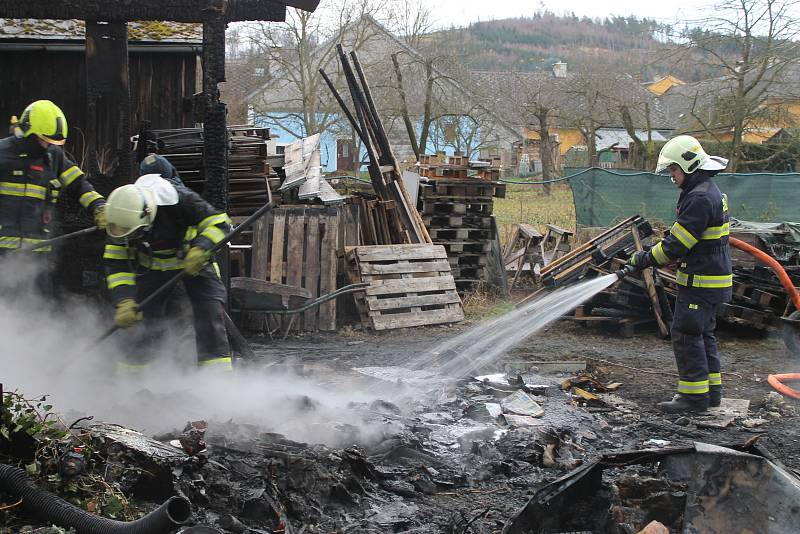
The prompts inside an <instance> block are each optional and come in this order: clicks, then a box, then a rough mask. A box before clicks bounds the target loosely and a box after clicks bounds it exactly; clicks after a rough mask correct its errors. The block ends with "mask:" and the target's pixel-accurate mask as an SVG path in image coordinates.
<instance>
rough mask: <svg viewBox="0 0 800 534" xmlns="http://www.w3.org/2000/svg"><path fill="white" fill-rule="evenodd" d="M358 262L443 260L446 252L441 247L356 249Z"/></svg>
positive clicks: (398, 246) (390, 246)
mask: <svg viewBox="0 0 800 534" xmlns="http://www.w3.org/2000/svg"><path fill="white" fill-rule="evenodd" d="M356 255H357V256H358V259H359V261H367V262H370V261H388V260H418V259H419V260H424V259H445V258H447V251H445V249H444V247H443V246H441V245H418V244H415V245H388V246H387V245H376V246H368V247H357V248H356Z"/></svg>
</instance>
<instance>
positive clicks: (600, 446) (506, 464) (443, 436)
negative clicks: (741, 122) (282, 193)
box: [0, 322, 800, 534]
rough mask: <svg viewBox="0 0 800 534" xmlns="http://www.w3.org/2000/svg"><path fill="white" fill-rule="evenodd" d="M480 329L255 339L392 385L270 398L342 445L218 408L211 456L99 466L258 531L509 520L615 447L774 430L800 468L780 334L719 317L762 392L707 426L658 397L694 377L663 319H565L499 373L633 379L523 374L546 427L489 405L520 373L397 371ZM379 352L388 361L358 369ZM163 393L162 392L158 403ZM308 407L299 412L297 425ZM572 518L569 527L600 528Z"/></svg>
mask: <svg viewBox="0 0 800 534" xmlns="http://www.w3.org/2000/svg"><path fill="white" fill-rule="evenodd" d="M470 327H471V325H470V324H469V323H465V324H461V325H458V326H451V327H428V328H419V329H410V330H403V331H393V332H385V333H370V334H367V333H363V332H354V331H349V330H348V331H345V332H341V333H338V334H330V335H328V334H315V335H306V336H304V337H299V338H290V339H288V340H285V341H275V340H268V339H264V338H251V342H252V345H253V348H254V350H255V352H256V355H257V358H258V359H257V361H255V362H253V363H251V364H250V365H249V367H248V369H249V370H246V371H244V372H249V373H267V374H269V373H275V374H277V373H286V372H289V373H291V375H292V376H294V377H297V376H299V377H300V378H301V379H302V380H307V381H308V382H309V383H313V384H314V385H315V387H318V388H319V387H322V388H328V387H330V388H331V389H332V390H333V389H337V388H338V389H339V390H341V389H342V388H343V387H344V388H345V391H346V388H352V391H353V392H356V391H358V392H360V393H364V392H369V394H370V395H371V398H378V399H382V400H375V401H372V402H369V401H368V402H361V403H358V402H356V403H352V404H353V405H352V406H351V407H349V408H348V411H346V412H342V413H341V416H339V414H337V413H333V414H331V412H330V410H324V409H323V408H325V407H324V406H321V404H322V403H323V402H324V401H322V400H321V397H317V398H315V397H314V396H307V395H305V394H304V393H303V392H299V393H298V395H297V397H293V396H292V395H287V396H286V398H285V400H284V401H282V402H281V403H276V404H277V405H270V406H263V410H270V411H274V412H278V413H281V412H282V411H286V413H287V414H288V413H291V414H292V415H291V417H288V416H287V419H293V418H298V417H299V415H298V414H302V413H304V412H305V413H308V415H309V417H308V421H310V422H309V423H304V424H305V425H306V426H308V425H312V426H313V427H315V428H318V429H321V430H323V432H322V433H321V434H320V435H325V436H326V438H325V439H326V440H327V441H326V443H327V445H321V444H319V443H315V442H314V441H313V440H309V439H306V440H301V438H298V435H299V434H297V432H294V431H289V430H285V429H284V428H271V429H265V428H262V427H252V426H248V425H245V424H239V422H237V421H210V426H209V429H208V433H207V435H206V441H207V443H208V445H209V446H208V450H207V451H206V452H204V453H202V454H200V456H199V457H182V458H178V460H177V461H175V462H173V463H171V464H168V465H162V466H157V465H150V464H149V463H148V461H149V460H147V459H146V458H144V457H142V456H137V455H136V454H132V453H131V452H130V451H125V450H120V449H119V447H105V446H104V445H103V444H102V443H101V444H100V445H98V447H97V449H98V452H99V454H98V457H102V461H101V462H98V464H97V470H98V472H102V474H103V477H104V478H105V480H106V481H108V482H109V483H111V484H113V485H114V487H118V488H119V489H120V490H121V491H122V492H123V493H124V494H125V495H128V496H131V498H132V499H133V501H132V502H136V503H137V504H140V505H143V508H145V509H147V508H151V507H152V504H150V505H148V504H145V503H147V502H149V503H154V502H161V501H163V500H164V499H166V498H167V497H168V496H169V495H172V494H176V493H177V494H179V495H183V496H185V497H187V498H188V499H189V500H190V501H191V502H192V504H193V507H194V510H195V516H194V520H193V521H194V522H196V523H197V524H204V525H210V526H214V527H215V528H217V529H219V530H220V531H221V532H226V533H259V534H263V533H269V534H272V533H276V532H280V533H293V534H298V533H302V534H311V533H320V534H322V533H331V532H339V533H384V532H408V533H411V532H426V533H428V532H430V533H447V534H455V533H464V534H466V533H492V532H500V531H501V530H502V528H503V525H504V524H505V523H506V522H507V520H508V519H509V518H510V517H511V516H512V515H513V514H514V513H515V512H516V511H518V510H519V509H520V508H521V507H522V506H524V505H525V504H526V502H527V501H528V500H529V499H530V497H531V495H533V493H534V492H535V491H536V489H538V488H539V487H541V486H542V485H544V484H546V483H548V482H551V481H553V480H556V479H558V478H559V477H561V476H563V475H565V474H567V473H569V472H570V471H571V470H573V469H575V468H576V467H578V466H580V465H583V464H585V463H586V462H589V461H592V460H593V459H596V458H598V457H599V456H600V455H602V454H608V453H612V452H616V451H625V450H634V449H640V448H648V447H650V448H652V447H658V446H667V447H672V446H680V445H686V444H691V443H692V442H694V441H701V442H707V443H713V444H723V445H729V444H739V443H744V442H747V441H748V440H750V439H752V438H754V437H756V436H760V438H759V439H760V443H761V444H762V445H763V446H765V447H766V448H767V449H769V450H770V451H771V452H772V453H774V454H775V456H776V457H777V458H778V459H779V460H781V461H782V462H783V463H785V464H786V465H787V466H788V467H789V468H791V469H793V470H800V452H798V447H797V446H798V440H799V439H800V417H798V412H797V411H796V409H795V408H796V407H797V406H796V405H795V404H793V403H792V402H789V401H785V400H783V399H782V398H778V399H776V398H775V396H774V395H773V396H769V394H770V392H771V388H770V387H769V386H768V385H767V381H766V378H767V375H768V374H769V373H773V372H793V371H796V370H798V368H800V360H796V359H793V358H792V357H791V356H789V355H788V353H787V351H786V349H785V348H784V345H783V342H782V341H781V339H780V337H779V336H777V335H773V336H766V337H765V336H759V335H754V334H753V333H751V332H746V331H743V330H741V329H731V328H724V327H723V328H721V329H720V331H719V332H718V334H719V345H720V352H721V354H722V357H723V373H727V374H724V375H723V382H724V387H725V396H727V397H734V398H739V399H747V400H749V401H750V411H749V414H748V415H747V416H746V417H738V418H737V419H736V420H735V421H734V422H733V424H731V425H730V426H728V427H726V428H723V429H719V428H704V424H705V423H706V421H705V420H704V419H702V418H696V417H691V418H680V417H677V416H669V417H665V416H662V415H661V414H660V413H659V412H658V411H657V409H656V407H655V404H656V403H657V402H659V401H661V400H666V399H668V398H670V397H671V395H672V393H673V390H674V387H675V383H676V380H677V379H676V377H673V376H668V375H665V374H664V373H673V372H674V371H675V364H674V360H673V356H672V350H671V346H670V344H669V342H668V341H664V340H661V339H659V338H658V336H657V335H656V333H655V332H654V331H647V330H645V331H641V332H638V333H637V334H636V336H635V337H633V338H629V339H622V338H620V337H618V336H617V335H615V334H613V333H607V332H603V331H601V330H599V329H597V328H595V327H594V326H590V327H588V328H587V327H583V326H579V325H577V324H575V323H571V322H558V323H556V324H554V325H551V326H550V327H549V328H547V329H545V330H543V331H540V332H539V333H537V334H536V335H535V337H534V338H532V339H530V340H529V341H527V342H525V343H524V344H523V345H522V346H519V347H517V348H516V349H514V350H512V351H511V352H510V353H509V354H506V355H505V356H503V357H502V358H500V359H499V360H497V361H495V362H494V363H492V364H491V365H490V366H489V367H487V368H486V369H484V370H482V373H485V374H489V373H493V372H502V371H503V370H504V369H505V364H506V363H507V362H531V361H537V362H558V361H573V362H575V361H577V362H586V363H587V370H588V371H589V372H591V373H593V374H594V376H595V377H597V378H598V379H599V380H600V381H601V382H603V383H606V384H607V383H611V382H617V383H620V384H621V386H620V387H619V389H618V390H617V391H616V392H614V393H613V394H604V395H603V399H604V401H605V404H593V405H591V406H581V405H576V403H574V402H571V399H570V397H568V396H567V395H566V393H565V392H564V391H562V390H561V389H560V388H559V386H558V384H559V383H560V382H561V381H562V380H563V379H565V378H569V377H571V376H574V375H575V374H576V373H574V372H558V371H553V370H552V369H550V370H548V369H547V366H545V365H540V367H539V368H534V369H529V370H528V373H527V374H525V375H523V377H522V378H523V379H524V380H523V381H524V383H525V384H527V389H528V391H530V393H531V396H532V398H534V399H535V400H536V402H537V403H539V404H540V405H541V408H542V409H543V411H544V415H543V416H541V417H538V418H536V422H535V426H525V425H522V424H521V423H519V425H521V426H513V425H511V426H509V425H507V424H506V423H507V422H506V423H504V422H503V420H502V418H501V419H500V420H499V422H498V418H497V417H494V414H490V413H488V412H487V410H486V408H485V407H487V406H490V405H497V404H499V403H500V402H501V400H502V399H504V398H505V397H508V396H509V395H510V394H511V393H513V392H515V391H517V390H519V389H520V387H521V385H520V384H516V385H515V384H508V383H503V381H501V382H500V383H497V382H489V381H477V380H475V379H473V378H470V377H465V378H460V379H458V380H451V381H447V380H444V381H443V380H442V379H441V377H433V376H432V375H430V376H429V375H428V374H427V373H426V370H425V369H422V370H418V371H416V372H414V373H412V372H406V371H402V370H401V371H400V372H399V374H395V375H392V374H391V372H388V371H387V369H388V370H391V369H392V368H393V367H395V366H403V365H407V364H408V362H409V360H412V359H414V357H415V356H417V355H421V354H425V353H427V352H428V351H430V349H431V348H432V347H435V346H437V345H439V344H440V343H442V342H443V341H445V340H447V339H450V338H452V337H453V336H456V335H458V334H459V333H461V332H464V331H466V330H468V329H469V328H470ZM601 360H605V361H601ZM614 364H620V365H614ZM515 365H519V364H515ZM624 366H629V367H624ZM364 368H372V370H371V371H369V372H367V374H364V372H366V371H363V372H357V371H355V369H364ZM632 368H637V369H639V370H634V369H632ZM395 370H396V369H395ZM429 371H436V369H433V368H432V369H430V370H429ZM240 372H242V371H240ZM474 374H478V373H474ZM380 377H382V378H380ZM343 385H344V386H343ZM540 386H547V387H546V388H544V387H540ZM317 391H318V390H317ZM353 397H354V398H356V397H357V396H356V395H354V396H353ZM360 398H362V399H363V398H364V396H363V395H362V396H361V397H360ZM163 400H164V399H158V398H155V399H153V402H154V404H153V406H157V405H158V403H159V402H163ZM573 400H574V399H573ZM147 406H148V405H147V404H145V405H144V408H143V409H148V408H147ZM151 408H152V406H151ZM315 413H317V414H322V415H323V417H322V418H320V417H316V418H315V417H314V414H315ZM291 423H292V421H291V420H287V421H286V425H287V428H288V427H289V426H291ZM306 430H308V429H307V428H306ZM312 434H313V432H312ZM179 435H180V429H176V432H173V433H172V434H165V435H160V436H157V438H158V439H159V440H160V441H161V442H164V443H166V442H168V441H169V440H170V439H174V438H177V437H179ZM306 435H309V434H308V433H306ZM332 439H333V441H335V443H333V442H332V441H331V440H332ZM652 440H660V441H652ZM101 442H102V440H101ZM109 466H112V467H111V468H109ZM114 466H116V467H114ZM131 466H133V467H137V466H141V467H143V468H142V469H138V468H137V469H131ZM148 473H149V474H148ZM152 474H156V475H157V476H151V475H152ZM608 477H610V480H611V481H612V482H613V479H614V477H618V478H619V477H629V479H630V477H633V478H632V479H630V480H633V482H632V483H631V484H632V486H631V487H635V486H636V485H637V484H639V483H640V482H641V481H642V480H646V479H647V468H644V471H642V470H641V469H640V470H638V471H635V472H633V474H631V473H622V472H620V473H613V472H612V473H608ZM637 481H640V482H637ZM620 487H622V486H620ZM622 489H624V488H622ZM614 491H617V492H619V491H620V488H616V489H614ZM673 493H674V492H673ZM656 508H658V505H656ZM667 508H668V507H667ZM665 509H666V508H665ZM625 510H628V512H625ZM617 513H618V515H619V518H618V521H617V523H619V524H620V525H623V526H621V527H618V528H617V527H615V528H616V529H612V530H608V529H605V530H604V529H599V528H598V529H596V531H598V532H614V533H623V532H626V533H627V532H631V533H635V532H637V531H638V529H639V528H641V527H642V526H644V522H645V520H647V521H649V519H651V518H653V517H655V518H659V519H662V520H664V521H665V522H668V520H670V519H672V518H671V517H666V516H667V515H669V514H667V512H664V514H663V515H665V516H664V517H661V516H659V515H658V514H657V513H656V515H653V513H650V514H649V515H646V514H645V515H643V514H639V515H637V514H636V513H634V512H631V511H630V509H629V508H625V507H619V508H618V512H617ZM626 513H627V514H629V516H630V517H628V516H626V515H625V514H626ZM670 513H671V512H670ZM577 516H578V517H579V516H580V514H577ZM675 521H679V520H677V519H676V520H675ZM34 523H35V522H34V521H31V518H29V517H28V518H26V517H24V516H22V517H20V516H16V515H13V514H9V513H6V515H5V516H3V513H0V526H2V525H4V524H5V525H6V526H9V527H11V529H12V530H11V531H12V532H17V531H18V530H14V529H15V528H16V527H15V525H22V524H34ZM676 524H678V523H673V525H672V526H673V527H674V526H675V525H676ZM572 526H574V527H575V528H571V529H566V530H563V531H567V530H575V531H577V530H589V529H588V528H579V527H585V526H586V525H583V524H576V525H572ZM0 530H2V529H0Z"/></svg>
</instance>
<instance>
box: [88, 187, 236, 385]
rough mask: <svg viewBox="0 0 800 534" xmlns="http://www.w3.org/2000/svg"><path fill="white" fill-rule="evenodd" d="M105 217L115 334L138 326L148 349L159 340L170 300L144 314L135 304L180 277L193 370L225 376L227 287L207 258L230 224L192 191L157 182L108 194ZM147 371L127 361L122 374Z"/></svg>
mask: <svg viewBox="0 0 800 534" xmlns="http://www.w3.org/2000/svg"><path fill="white" fill-rule="evenodd" d="M107 215H108V226H107V229H106V232H107V239H106V248H105V252H104V254H103V258H104V261H105V264H106V273H107V282H108V289H109V290H110V292H111V297H112V299H113V301H114V303H115V305H116V313H115V316H114V321H115V323H116V324H117V326H119V327H121V328H128V327H131V326H133V325H135V324H136V323H138V322H139V321H141V320H142V319H144V320H145V327H146V328H145V329H144V332H143V333H142V335H143V336H146V339H147V340H148V342H152V340H153V339H155V338H157V337H159V330H163V328H164V318H165V315H166V307H167V301H168V299H169V295H164V296H163V297H161V298H159V299H156V301H155V302H153V303H152V304H149V305H148V306H147V308H145V309H143V310H140V309H139V308H138V305H137V302H141V301H142V300H143V299H145V298H146V297H147V296H148V295H150V294H151V293H152V292H153V291H155V290H156V289H158V288H159V287H160V286H161V285H163V284H164V283H165V282H166V281H168V280H169V279H170V278H172V277H173V276H174V275H175V273H176V272H177V271H180V270H184V271H186V272H187V274H188V275H189V276H187V277H185V278H184V279H183V285H184V287H185V289H186V292H187V294H188V296H189V299H190V301H191V303H192V311H193V315H194V328H195V340H196V342H197V361H198V365H199V366H200V367H204V368H214V369H221V370H226V371H227V370H231V369H232V366H231V351H230V346H229V345H228V338H227V334H226V330H225V322H224V317H225V315H224V314H225V310H224V304H225V301H226V294H225V286H224V285H223V283H222V280H221V279H220V277H219V270H218V269H217V267H216V264H215V263H213V262H212V258H209V257H208V251H209V250H210V249H211V248H212V247H213V246H214V245H215V244H217V243H219V242H220V241H221V240H222V239H223V238H224V237H225V235H226V233H227V232H228V231H229V230H230V225H231V220H230V218H229V217H228V216H227V215H226V214H225V213H223V212H221V211H220V210H218V209H216V208H214V207H213V206H211V204H209V203H208V202H206V201H205V200H203V198H202V197H200V195H198V194H197V193H195V192H194V191H192V190H191V189H189V188H187V187H185V186H180V185H174V184H172V183H170V182H168V181H167V180H165V179H164V178H162V177H161V176H160V175H157V174H149V175H145V176H142V177H140V178H139V179H138V180H136V182H135V183H134V184H129V185H124V186H122V187H119V188H117V189H115V190H114V191H112V192H111V194H110V195H109V197H108V207H107ZM146 344H147V343H144V345H146ZM140 345H141V344H140ZM139 348H140V349H141V347H139ZM148 363H149V358H148V357H146V355H142V354H131V355H129V356H128V359H127V361H126V362H125V364H123V365H122V367H123V368H135V369H141V368H143V367H145V366H146V365H147V364H148Z"/></svg>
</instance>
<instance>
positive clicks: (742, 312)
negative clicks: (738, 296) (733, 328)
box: [717, 303, 781, 330]
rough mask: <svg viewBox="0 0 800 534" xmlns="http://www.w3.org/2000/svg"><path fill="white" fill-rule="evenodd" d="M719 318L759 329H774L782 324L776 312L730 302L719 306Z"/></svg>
mask: <svg viewBox="0 0 800 534" xmlns="http://www.w3.org/2000/svg"><path fill="white" fill-rule="evenodd" d="M717 318H718V319H720V320H721V321H725V322H727V323H732V324H738V325H743V326H749V327H752V328H756V329H758V330H774V329H777V328H780V326H781V321H780V317H779V316H778V315H776V314H774V313H769V312H765V311H760V310H754V309H752V308H745V307H744V306H737V305H735V304H729V303H724V304H722V305H721V306H720V307H719V309H718V310H717Z"/></svg>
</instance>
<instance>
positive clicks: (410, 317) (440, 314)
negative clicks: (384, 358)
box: [371, 308, 464, 330]
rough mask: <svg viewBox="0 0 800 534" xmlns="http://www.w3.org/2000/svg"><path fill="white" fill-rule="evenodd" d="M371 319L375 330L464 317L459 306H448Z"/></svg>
mask: <svg viewBox="0 0 800 534" xmlns="http://www.w3.org/2000/svg"><path fill="white" fill-rule="evenodd" d="M371 319H372V323H373V327H374V329H375V330H389V329H394V328H408V327H410V326H424V325H431V324H442V323H457V322H459V321H462V320H463V319H464V312H463V311H461V308H450V309H445V310H429V311H423V312H415V313H397V314H387V315H377V316H374V317H372V318H371Z"/></svg>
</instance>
